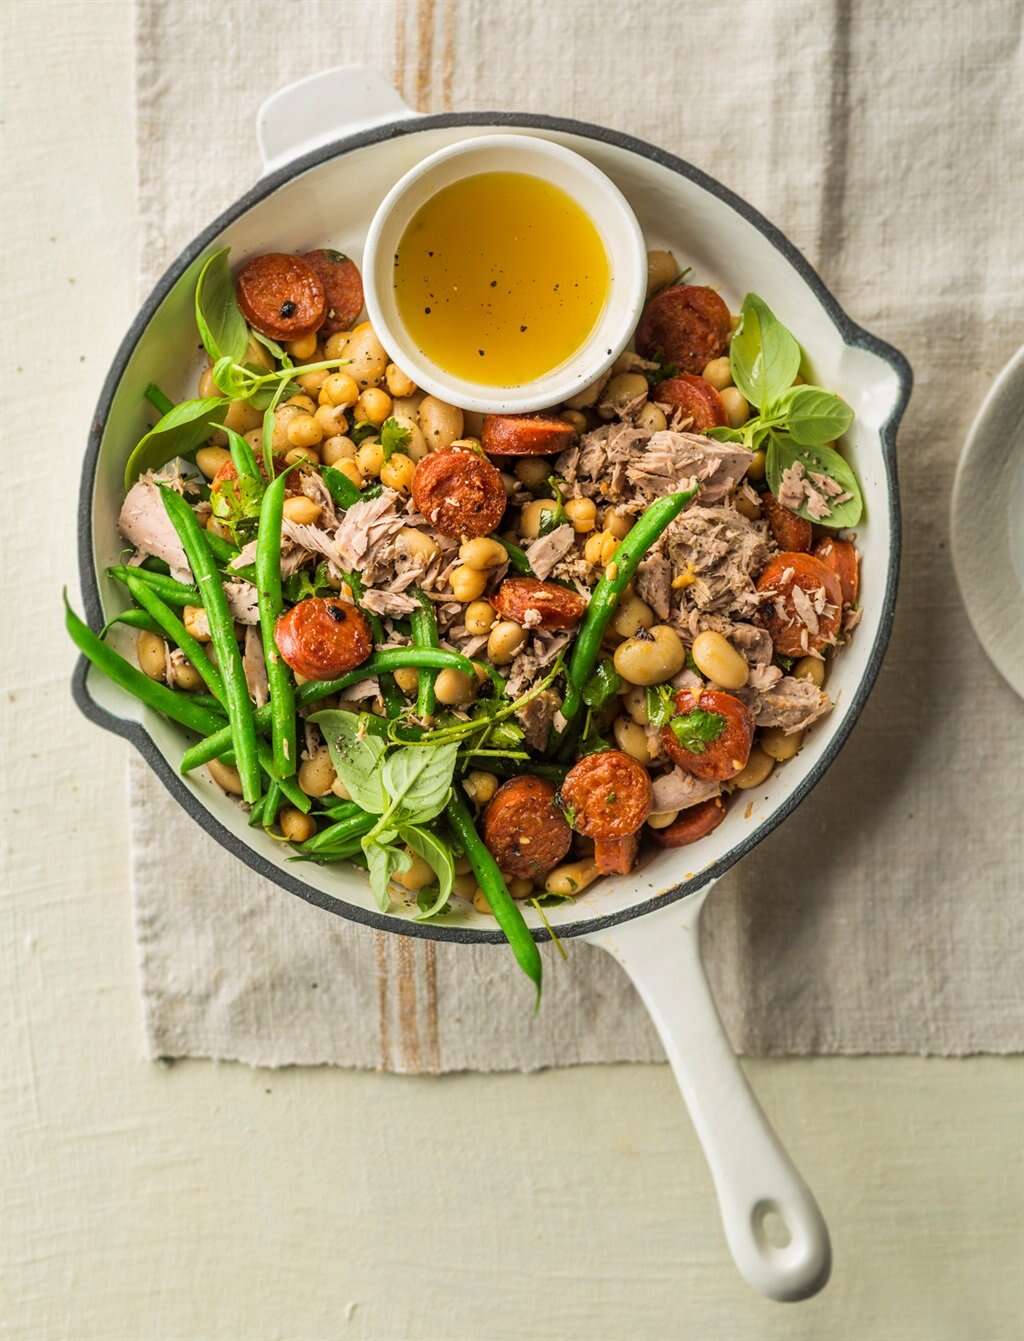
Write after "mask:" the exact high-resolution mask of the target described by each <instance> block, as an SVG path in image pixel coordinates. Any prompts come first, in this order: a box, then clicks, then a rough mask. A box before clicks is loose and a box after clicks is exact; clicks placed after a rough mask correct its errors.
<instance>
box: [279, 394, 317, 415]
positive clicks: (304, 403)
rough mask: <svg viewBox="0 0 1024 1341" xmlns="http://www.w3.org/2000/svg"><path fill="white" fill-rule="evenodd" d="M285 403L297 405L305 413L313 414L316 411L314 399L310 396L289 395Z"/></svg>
mask: <svg viewBox="0 0 1024 1341" xmlns="http://www.w3.org/2000/svg"><path fill="white" fill-rule="evenodd" d="M285 405H297V406H298V407H299V409H300V410H305V411H306V413H307V414H313V413H314V412H315V411H316V401H315V400H314V399H313V397H312V396H302V395H299V396H289V397H288V399H287V400H286V401H285Z"/></svg>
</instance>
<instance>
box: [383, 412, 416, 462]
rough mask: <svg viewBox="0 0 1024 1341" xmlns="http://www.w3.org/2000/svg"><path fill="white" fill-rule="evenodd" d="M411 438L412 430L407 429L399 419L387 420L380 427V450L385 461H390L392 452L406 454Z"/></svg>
mask: <svg viewBox="0 0 1024 1341" xmlns="http://www.w3.org/2000/svg"><path fill="white" fill-rule="evenodd" d="M411 437H412V429H411V428H406V427H405V426H404V425H403V424H400V423H399V422H398V420H397V419H391V418H388V419H385V420H384V422H383V424H381V426H380V449H381V452H382V453H383V456H384V460H385V461H390V459H391V454H392V452H404V451H405V448H406V444H407V443H408V441H409V439H410V438H411Z"/></svg>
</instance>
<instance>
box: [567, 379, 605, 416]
mask: <svg viewBox="0 0 1024 1341" xmlns="http://www.w3.org/2000/svg"><path fill="white" fill-rule="evenodd" d="M610 376H611V373H610V372H604V373H602V374H601V376H600V377H599V378H598V379H597V380H596V381H595V382H591V383H590V385H589V386H585V387H584V388H583V390H582V391H577V392H576V394H575V396H570V397H569V399H568V400H567V401H566V402H565V407H566V409H567V410H589V409H590V407H591V406H592V405H596V404H597V402H598V399H599V398H600V395H601V392H602V391H603V390H604V389H605V387H606V386H607V385H608V379H609V378H610Z"/></svg>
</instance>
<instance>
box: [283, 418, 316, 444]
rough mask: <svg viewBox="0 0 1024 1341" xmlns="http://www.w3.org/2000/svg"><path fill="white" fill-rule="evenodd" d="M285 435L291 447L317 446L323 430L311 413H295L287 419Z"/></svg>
mask: <svg viewBox="0 0 1024 1341" xmlns="http://www.w3.org/2000/svg"><path fill="white" fill-rule="evenodd" d="M285 436H286V437H287V439H288V442H289V444H290V445H291V446H292V447H319V445H320V443H322V442H323V440H324V431H323V429H322V428H321V426H320V425H319V424H318V423H317V421H316V419H315V418H314V417H313V416H312V415H311V414H297V415H296V416H295V418H294V419H290V420H289V421H288V424H287V426H286V427H285Z"/></svg>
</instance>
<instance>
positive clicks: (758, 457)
mask: <svg viewBox="0 0 1024 1341" xmlns="http://www.w3.org/2000/svg"><path fill="white" fill-rule="evenodd" d="M764 461H765V455H764V452H763V451H760V450H759V451H756V452H754V453H753V455H752V456H751V458H750V464H749V465H748V466H747V479H750V480H763V479H764Z"/></svg>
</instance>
